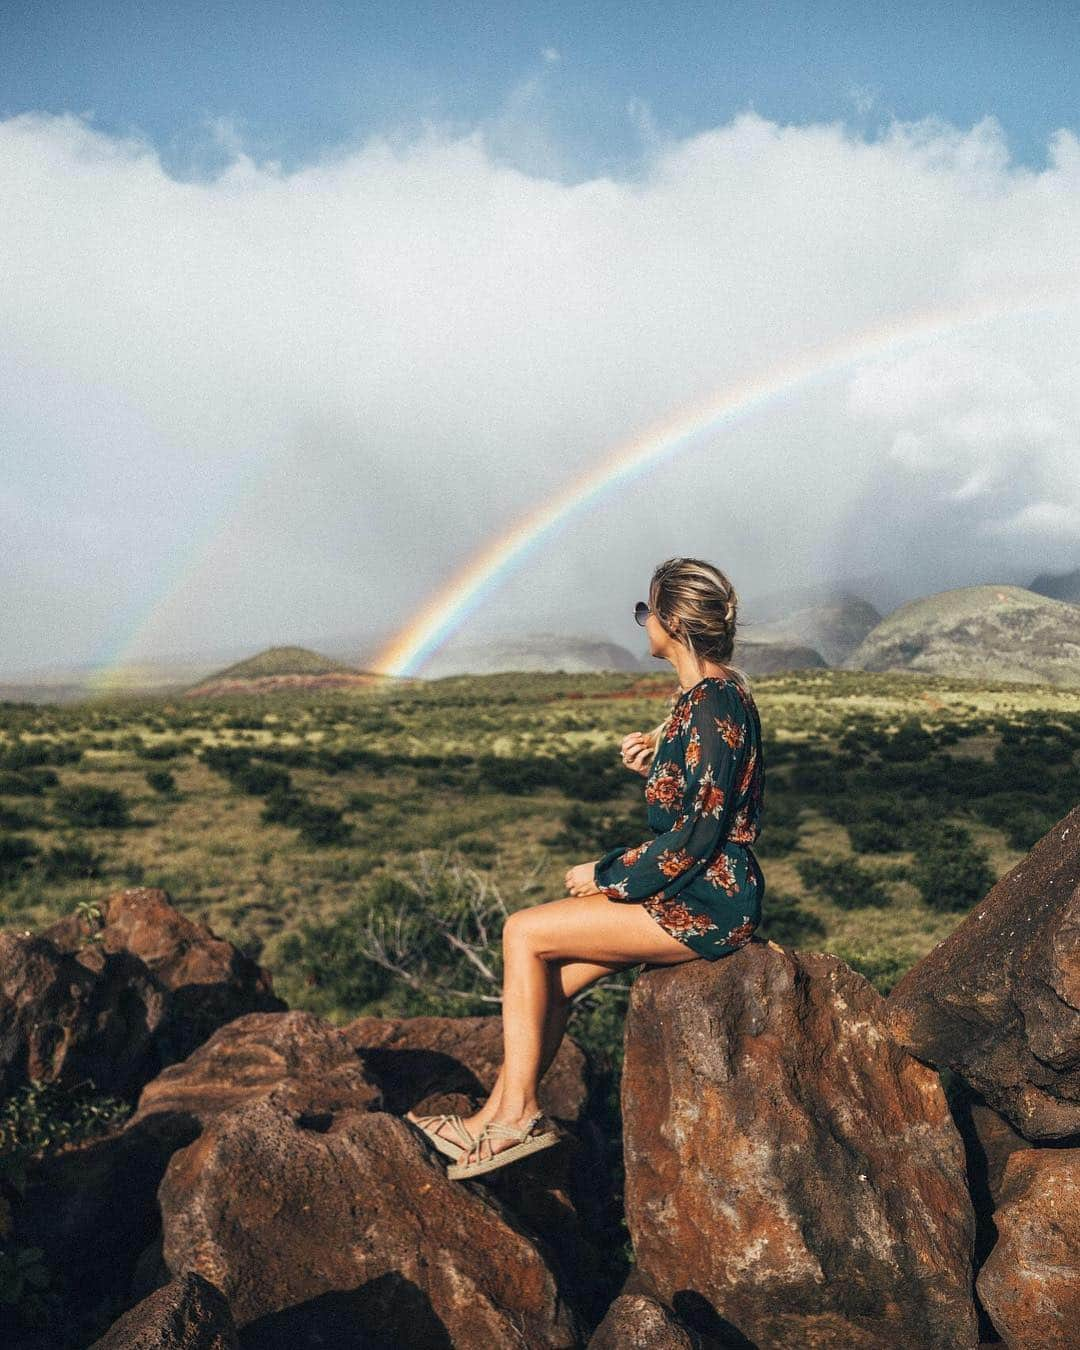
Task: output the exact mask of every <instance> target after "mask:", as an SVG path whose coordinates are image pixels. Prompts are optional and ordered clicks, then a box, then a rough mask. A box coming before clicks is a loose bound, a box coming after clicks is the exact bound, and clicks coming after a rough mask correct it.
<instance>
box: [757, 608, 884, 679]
mask: <svg viewBox="0 0 1080 1350" xmlns="http://www.w3.org/2000/svg"><path fill="white" fill-rule="evenodd" d="M881 618H882V615H881V613H880V611H879V610H877V609H875V608H874V606H873V605H872V604H870V602H869V601H868V600H863V599H862V598H861V597H860V596H858V595H853V594H851V593H850V592H849V591H841V592H840V593H839V594H837V595H835V596H833V597H832V598H830V599H828V600H824V601H820V602H818V603H816V604H813V605H808V606H806V607H804V608H801V609H795V610H792V611H790V612H787V613H784V614H781V615H778V616H777V617H775V618H772V619H768V620H764V621H755V620H754V619H752V618H751V619H748V620H746V621H745V623H744V624H743V625H742V628H743V631H744V632H745V633H746V634H747V637H748V639H749V641H751V642H755V643H784V644H786V645H788V646H791V645H795V646H797V647H800V648H802V649H805V648H812V649H813V650H814V651H815V653H820V656H821V657H822V658H824V660H823V661H822V664H828V665H832V666H838V665H839V664H840V663H841V661H843V659H844V658H845V657H846V656H847V655H848V654H849V653H850V652H853V651H854V650H855V648H856V647H857V646H858V645H859V643H860V642H862V640H863V638H865V637H866V635H867V633H869V632H870V630H871V629H872V628H873V627H874V626H875V625H876V624H879V623H880V622H881Z"/></svg>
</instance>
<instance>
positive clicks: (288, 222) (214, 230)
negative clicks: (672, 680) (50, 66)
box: [0, 98, 1080, 673]
mask: <svg viewBox="0 0 1080 1350" xmlns="http://www.w3.org/2000/svg"><path fill="white" fill-rule="evenodd" d="M527 111H528V101H527V99H525V98H523V100H519V101H518V104H517V105H516V106H515V108H514V109H513V110H512V112H513V116H512V117H511V118H510V120H509V121H508V120H506V119H503V120H502V121H501V122H500V123H499V124H498V125H494V126H489V127H477V128H474V129H472V130H470V131H468V132H467V133H464V134H463V133H460V132H457V131H451V130H449V129H446V128H440V127H438V126H429V127H428V128H427V129H426V130H425V131H424V132H423V133H422V134H419V135H413V136H410V137H398V138H395V137H389V136H387V137H379V138H373V139H371V140H369V141H367V142H365V143H364V144H363V145H360V146H357V147H353V148H350V149H348V150H342V151H339V152H336V153H327V154H326V155H325V157H324V158H323V159H322V160H321V161H320V162H319V163H316V164H311V165H309V166H307V167H305V168H304V169H302V170H299V171H297V172H293V173H291V174H283V173H282V172H281V170H280V168H279V167H278V166H277V165H275V164H274V163H273V162H266V163H256V162H255V161H254V160H253V159H252V158H251V157H249V156H248V155H247V154H246V153H245V152H244V150H243V148H242V143H241V141H240V140H239V139H237V138H235V137H230V136H229V135H225V134H223V136H222V144H223V145H224V146H226V147H227V151H228V153H229V154H230V156H231V158H230V162H229V163H228V165H227V167H226V168H225V169H224V170H223V171H222V172H221V173H220V174H219V175H217V176H216V177H214V178H213V179H210V180H206V181H189V182H179V181H176V180H174V179H172V178H170V177H169V176H168V175H167V174H166V173H165V172H164V170H163V169H162V167H161V164H160V161H159V159H158V156H157V154H156V152H155V150H154V149H153V147H152V146H150V145H149V144H147V143H146V142H144V141H142V140H140V139H138V138H127V139H124V138H116V137H111V136H108V135H105V134H103V133H101V132H100V131H98V130H97V129H95V128H94V127H93V126H92V124H91V123H90V122H89V121H87V120H86V119H84V118H80V117H76V116H73V115H67V116H61V117H53V116H44V115H27V114H24V115H20V116H16V117H13V118H10V119H8V120H7V121H4V122H0V200H3V201H4V203H5V209H4V211H3V212H2V213H0V251H2V253H3V256H4V259H5V264H6V265H5V268H4V273H5V285H4V286H3V287H2V288H0V328H2V334H3V340H2V344H0V444H2V445H3V455H4V473H3V477H2V481H0V532H2V535H3V538H4V546H3V550H2V554H0V557H2V564H0V565H2V568H3V584H4V589H5V594H6V595H7V596H8V597H9V603H8V604H7V605H6V606H5V610H6V613H5V622H4V628H3V640H2V642H0V669H2V670H4V671H6V672H8V673H14V672H18V671H21V670H23V669H25V668H28V667H32V666H34V665H37V664H42V663H44V662H47V661H51V660H60V659H65V658H68V659H107V658H109V657H111V656H113V655H115V654H117V653H120V652H130V654H132V655H140V654H145V655H152V654H155V653H169V652H182V651H185V650H193V651H204V650H211V649H216V648H221V647H223V646H229V645H232V646H237V645H239V646H244V645H248V646H250V647H251V648H252V649H254V648H255V647H257V646H259V645H263V644H265V643H267V642H271V641H281V642H287V641H293V640H301V639H308V638H312V637H314V636H315V635H317V634H319V633H324V632H325V633H327V634H338V633H341V634H353V633H355V634H357V635H361V634H363V633H372V632H378V633H390V632H392V631H394V630H395V629H396V628H398V627H399V626H401V625H403V624H404V623H406V622H408V621H409V619H410V618H411V617H412V615H413V613H414V612H415V610H416V609H417V607H418V606H420V605H421V604H422V602H423V601H424V599H425V598H426V597H427V596H428V595H429V594H430V593H431V592H432V591H433V590H434V589H436V588H437V587H438V586H440V585H441V584H442V582H443V581H444V580H445V579H446V578H447V577H448V575H450V574H451V573H452V572H453V571H455V570H456V569H458V568H459V567H461V566H463V565H464V564H465V563H467V561H468V560H469V558H470V557H471V556H472V555H473V554H474V553H475V552H477V551H478V550H479V549H480V548H481V546H482V545H483V544H485V543H486V542H487V541H489V540H490V539H492V538H493V537H495V536H497V535H500V534H502V533H504V532H506V531H507V530H509V529H510V528H511V527H512V526H513V524H514V522H515V521H516V520H517V519H518V518H519V517H520V516H521V515H523V514H526V513H528V512H529V511H530V510H532V509H533V508H534V507H535V506H536V504H537V503H539V502H541V501H542V500H544V499H545V497H547V496H548V495H551V494H553V493H555V492H557V491H558V490H559V489H560V488H562V487H563V485H564V484H565V483H566V482H567V481H569V480H570V479H571V478H572V477H573V476H575V475H576V474H577V473H579V472H580V471H582V470H583V469H584V468H585V467H587V466H588V465H589V464H592V463H596V462H600V461H602V460H603V459H604V458H605V457H606V456H607V455H608V454H609V453H610V452H611V450H612V449H613V448H614V447H616V446H617V445H619V444H620V442H623V441H626V440H628V439H631V438H633V437H634V436H635V435H637V434H638V433H639V432H640V431H641V430H642V429H643V428H644V427H646V426H648V425H650V424H651V423H653V422H656V421H657V420H659V419H662V418H664V417H665V416H666V415H668V414H669V413H671V412H672V411H674V410H677V409H679V408H681V407H684V406H685V405H687V404H690V403H693V402H696V401H698V400H700V399H702V398H704V397H706V396H708V395H710V394H713V393H716V392H718V391H721V390H723V389H724V388H726V387H728V386H729V385H734V384H737V383H739V382H740V381H742V380H744V379H747V378H750V377H752V376H754V375H756V374H758V373H759V372H762V371H767V370H769V369H772V368H774V367H775V368H780V367H781V366H782V365H783V363H784V361H785V360H786V359H788V358H791V357H793V356H795V355H797V354H799V353H801V352H803V351H805V350H808V349H811V348H815V347H817V346H827V345H828V344H829V343H832V342H836V341H840V340H842V339H843V338H844V337H845V335H849V334H850V333H852V332H853V331H859V330H862V329H869V328H872V327H874V326H882V325H896V326H897V327H898V328H900V327H902V322H903V316H904V315H905V314H908V313H912V312H918V311H924V310H926V309H928V308H931V307H934V308H940V309H949V308H950V307H951V306H960V305H963V304H964V303H965V302H968V301H970V300H972V299H974V298H976V297H979V296H982V295H993V294H995V293H997V292H998V291H1008V292H1010V293H1013V292H1017V291H1022V290H1023V289H1024V288H1025V287H1026V286H1031V287H1032V288H1036V287H1039V288H1045V287H1047V286H1048V285H1049V286H1054V285H1057V284H1058V283H1059V282H1060V284H1061V285H1062V286H1064V285H1066V284H1075V282H1076V281H1077V279H1078V278H1080V142H1078V140H1077V138H1076V136H1074V135H1073V134H1072V133H1071V132H1070V131H1067V130H1061V131H1059V132H1057V133H1056V134H1055V135H1054V137H1053V138H1052V139H1051V141H1050V144H1049V155H1048V162H1047V167H1046V168H1045V169H1044V170H1040V171H1035V170H1032V169H1029V168H1024V167H1018V166H1016V165H1014V164H1012V163H1011V162H1010V158H1009V154H1008V148H1007V145H1006V143H1005V139H1004V136H1003V133H1002V130H1001V128H1000V126H999V125H998V123H997V122H996V121H995V120H994V119H993V118H986V119H984V120H983V121H982V122H980V123H978V124H976V125H975V126H973V127H972V128H970V129H969V130H966V131H965V130H961V129H958V128H956V127H953V126H951V125H949V124H946V123H941V122H937V121H933V120H930V121H922V122H918V123H907V124H905V123H896V122H894V123H893V124H892V125H891V126H890V127H889V129H888V130H887V132H886V133H885V134H883V135H882V136H880V138H879V139H877V140H876V141H874V142H872V143H867V142H865V141H862V140H860V139H858V138H857V137H853V136H852V135H850V134H849V133H848V132H847V131H846V130H845V128H844V127H843V126H842V125H841V124H839V123H837V124H827V125H825V124H822V125H810V126H780V125H777V124H775V123H773V122H770V121H768V120H765V119H763V118H761V117H758V116H757V115H755V114H752V113H747V114H744V115H741V116H739V117H737V118H735V119H734V120H733V121H732V122H731V123H729V124H727V125H724V126H720V127H717V128H715V129H714V130H712V131H709V132H707V133H703V134H700V135H695V136H693V137H691V138H689V139H685V140H672V139H670V138H665V137H663V136H661V135H659V134H658V133H657V132H656V129H655V127H653V126H652V125H651V123H649V126H648V131H649V138H648V152H647V155H646V158H645V161H644V163H643V166H642V168H641V170H640V171H639V172H637V173H635V174H634V175H633V177H632V178H628V179H626V180H625V181H620V180H616V179H611V178H594V179H588V180H585V181H580V182H576V183H568V182H564V181H560V180H559V179H558V178H555V177H551V176H544V174H543V173H542V172H541V171H540V170H539V169H537V168H534V169H533V170H532V171H531V172H526V171H524V170H523V169H522V168H520V167H514V166H513V164H512V163H510V162H508V157H507V154H506V153H505V146H506V138H507V137H508V136H517V135H519V134H520V133H521V128H522V127H523V126H526V124H527V123H528V116H527ZM647 111H648V110H647V109H638V110H637V115H638V116H639V117H640V118H643V119H644V120H645V122H648V116H647ZM542 133H543V127H542V126H540V127H539V128H538V130H537V136H538V137H540V139H541V140H542ZM538 144H539V143H538ZM533 148H534V147H531V146H530V145H529V144H528V143H526V144H525V147H524V155H523V158H522V159H521V160H520V161H519V162H524V163H538V162H539V160H540V159H541V158H542V155H541V149H536V154H535V155H533V153H532V150H533ZM541 148H542V147H541ZM1078 337H1080V309H1078V307H1077V305H1076V303H1075V302H1074V303H1073V304H1072V305H1062V306H1058V307H1057V308H1054V309H1049V310H1045V311H1043V312H1037V313H1026V314H1025V313H1019V314H1016V315H1014V316H1011V317H1006V318H1002V319H997V320H995V321H994V322H991V323H987V324H985V325H982V326H974V327H973V326H968V327H965V328H959V329H957V330H956V331H955V332H952V333H949V334H947V335H946V336H944V337H942V338H939V339H936V340H935V341H934V342H933V343H929V344H924V345H922V346H918V345H916V346H915V347H913V348H910V349H904V350H903V351H897V352H895V353H893V354H891V355H886V356H879V357H877V358H875V359H873V360H871V361H868V362H867V363H865V364H864V365H862V366H859V367H855V368H853V369H850V370H847V371H844V372H842V373H840V374H838V375H836V376H835V378H830V379H826V380H822V381H819V382H813V383H812V384H811V385H810V386H807V387H802V388H799V389H796V390H792V391H791V392H790V393H789V395H788V396H786V397H784V398H781V399H778V400H776V401H774V402H773V403H771V404H770V405H769V406H768V407H765V408H762V409H759V410H758V411H756V412H754V413H752V414H750V415H747V416H746V417H743V418H741V419H740V420H738V421H734V422H731V423H728V424H724V425H721V426H718V427H717V428H716V429H715V430H714V431H713V432H712V433H710V434H709V435H707V436H704V437H702V438H700V439H699V440H697V441H695V442H694V443H693V444H692V445H690V446H689V447H688V448H687V449H686V450H685V451H684V452H683V453H681V454H680V455H679V456H678V457H676V458H674V459H670V460H665V461H664V462H663V463H661V464H657V465H656V466H655V468H654V469H653V470H652V471H651V472H650V473H647V474H643V475H642V476H641V477H639V478H638V479H637V480H636V481H635V482H634V483H632V484H630V485H629V486H626V485H624V486H623V487H621V488H620V489H619V490H618V491H613V492H611V493H609V494H607V495H606V496H605V497H604V498H603V499H601V500H599V501H594V502H592V503H590V504H589V505H588V506H587V508H586V509H584V510H582V511H580V512H578V513H576V514H574V515H571V516H569V517H567V519H566V520H565V521H564V523H563V525H562V526H561V528H560V529H559V531H558V533H557V534H556V535H554V536H552V537H551V538H550V539H549V540H548V541H547V542H546V544H545V546H544V547H542V548H539V549H537V550H536V551H534V552H533V553H531V554H530V556H529V557H528V559H527V560H524V561H523V563H522V565H521V566H519V567H518V568H516V569H514V570H513V571H511V572H509V573H508V574H507V575H506V577H505V578H504V580H503V581H502V584H501V585H500V587H499V588H498V589H497V590H496V591H495V592H494V593H493V594H492V595H491V597H490V599H489V600H488V601H487V603H486V604H485V605H484V606H483V607H482V608H481V609H480V610H478V611H476V612H475V613H474V614H473V615H471V616H470V617H469V619H468V621H467V624H466V627H465V630H463V631H462V633H461V638H462V640H464V641H473V642H474V641H476V640H478V639H481V640H482V638H483V636H484V635H485V634H496V633H500V634H508V635H514V634H520V633H523V632H528V631H530V630H533V629H543V630H549V631H550V630H552V629H556V630H557V629H558V628H560V627H567V628H569V629H571V630H572V631H573V632H575V634H588V633H589V632H594V633H596V634H597V635H598V636H603V637H607V638H612V639H614V640H616V641H623V642H625V643H626V644H627V645H630V646H632V647H640V633H638V632H637V631H636V630H635V629H634V628H633V626H632V619H631V618H630V616H629V606H630V604H631V603H632V602H633V600H635V599H637V598H639V595H640V594H641V593H643V592H644V589H645V585H646V583H647V579H648V575H649V573H650V571H651V569H652V567H653V566H654V565H655V563H656V562H657V561H659V560H660V559H661V558H664V557H667V556H670V555H671V554H673V553H686V554H692V555H698V556H704V557H707V558H710V559H712V560H714V561H716V562H717V563H719V565H720V566H722V567H724V568H725V569H726V570H727V571H728V572H729V574H730V575H731V576H732V578H733V579H734V580H735V582H736V585H737V586H738V588H739V590H740V592H741V593H742V594H743V596H744V597H752V596H753V595H754V594H759V593H760V594H764V593H766V592H769V591H773V590H776V589H778V588H781V587H784V586H787V585H799V586H805V585H812V584H819V583H829V582H831V583H836V584H846V583H847V582H848V581H849V580H850V579H856V581H857V582H858V584H859V585H861V587H862V589H863V591H864V593H866V594H867V595H868V598H870V599H872V600H874V601H875V603H878V604H879V605H883V606H884V607H888V606H889V605H891V604H896V603H900V602H901V601H902V600H903V599H906V598H909V597H910V596H911V595H914V594H918V593H921V592H922V591H925V590H927V589H939V588H942V587H945V586H953V585H966V584H969V583H974V582H979V581H988V580H1015V581H1020V582H1023V581H1025V580H1028V579H1030V578H1031V577H1032V576H1034V574H1035V573H1036V572H1038V571H1041V570H1054V569H1057V568H1062V569H1063V568H1066V567H1072V566H1075V565H1077V563H1078V561H1080V558H1078V556H1077V553H1078V550H1077V542H1078V540H1077V536H1078V527H1080V455H1078V446H1077V441H1078V435H1077V433H1078V428H1080V396H1078V393H1077V390H1078V389H1080V384H1078V381H1077V372H1078V368H1080V357H1078V356H1077V355H1076V353H1077V348H1078V342H1077V339H1078ZM136 639H137V641H135V640H136ZM133 642H134V645H132V644H133Z"/></svg>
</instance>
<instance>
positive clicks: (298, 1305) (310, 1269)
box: [158, 1093, 581, 1350]
mask: <svg viewBox="0 0 1080 1350" xmlns="http://www.w3.org/2000/svg"><path fill="white" fill-rule="evenodd" d="M433 1153H434V1150H432V1149H431V1148H430V1147H428V1146H427V1145H426V1144H425V1143H424V1142H422V1141H421V1140H420V1139H419V1138H418V1136H417V1133H416V1132H415V1131H414V1130H413V1129H412V1128H411V1127H410V1126H409V1125H407V1124H406V1123H405V1122H404V1121H402V1120H400V1119H398V1118H396V1117H394V1116H391V1115H388V1114H387V1113H386V1112H384V1111H357V1110H350V1109H347V1110H344V1111H340V1112H337V1113H335V1114H333V1115H332V1116H330V1115H327V1116H322V1117H319V1116H312V1115H301V1116H297V1114H296V1113H295V1111H294V1110H290V1109H289V1108H288V1107H287V1106H285V1105H284V1104H283V1103H282V1102H281V1101H279V1100H277V1098H276V1096H275V1094H273V1093H272V1094H271V1095H270V1096H269V1097H264V1098H262V1099H259V1100H256V1101H253V1102H249V1103H246V1104H243V1105H240V1106H237V1107H234V1108H232V1109H230V1110H228V1111H225V1112H222V1113H221V1114H220V1115H218V1116H217V1117H216V1118H215V1119H214V1120H213V1121H212V1122H211V1123H210V1124H209V1125H208V1126H207V1127H206V1128H205V1130H204V1131H203V1133H202V1134H201V1135H200V1137H199V1138H198V1139H197V1140H196V1141H195V1142H194V1143H192V1144H190V1145H188V1147H187V1148H184V1149H181V1150H180V1151H179V1152H177V1153H175V1154H174V1155H173V1158H172V1160H171V1161H170V1163H169V1167H168V1169H167V1171H166V1173H165V1177H164V1179H163V1180H162V1183H161V1186H160V1188H159V1192H158V1196H159V1200H160V1204H161V1211H162V1222H163V1233H164V1240H163V1253H164V1258H165V1261H166V1264H167V1265H168V1268H169V1270H170V1271H172V1272H173V1273H174V1274H176V1275H179V1274H181V1273H186V1272H187V1271H191V1270H197V1271H198V1272H199V1273H200V1274H202V1275H204V1276H205V1277H206V1278H207V1279H209V1280H211V1281H212V1282H213V1283H214V1284H216V1285H217V1286H218V1287H219V1288H220V1289H222V1291H223V1292H224V1293H225V1295H226V1297H227V1298H228V1300H229V1305H230V1307H231V1309H232V1314H233V1317H234V1319H235V1320H236V1323H237V1326H238V1327H240V1328H241V1330H242V1331H244V1329H245V1328H246V1332H245V1334H244V1342H245V1343H246V1344H252V1345H257V1346H259V1347H260V1348H261V1350H277V1347H280V1350H291V1347H294V1346H297V1345H305V1344H314V1343H318V1344H323V1345H338V1344H350V1343H356V1338H357V1337H361V1338H363V1339H362V1342H361V1343H363V1341H367V1340H370V1342H371V1343H372V1344H376V1345H390V1344H400V1345H403V1346H406V1345H417V1346H420V1345H429V1344H431V1345H433V1344H448V1345H460V1346H477V1347H480V1346H497V1345H507V1346H509V1345H526V1346H535V1347H552V1350H555V1347H566V1348H567V1350H569V1347H572V1346H575V1345H577V1344H579V1343H580V1340H581V1330H580V1328H579V1327H578V1325H577V1323H576V1320H575V1318H574V1315H573V1313H572V1311H571V1310H570V1309H569V1308H568V1307H567V1305H566V1304H565V1303H564V1301H563V1299H562V1297H561V1295H560V1291H559V1288H558V1284H557V1281H556V1278H555V1275H554V1273H553V1269H552V1265H551V1263H550V1260H549V1257H548V1254H547V1253H546V1252H545V1251H544V1248H543V1244H542V1243H541V1242H540V1241H539V1240H537V1239H536V1238H535V1236H532V1235H529V1234H527V1233H526V1232H524V1231H523V1230H522V1229H521V1227H520V1226H519V1225H518V1224H517V1222H516V1221H515V1219H514V1217H513V1215H512V1214H511V1212H510V1211H509V1210H508V1209H506V1208H504V1207H503V1206H501V1205H499V1204H498V1203H497V1202H496V1201H495V1200H494V1198H493V1197H492V1196H491V1195H490V1194H489V1193H486V1192H485V1191H484V1190H483V1189H481V1190H480V1191H479V1192H477V1191H474V1189H473V1188H472V1187H471V1186H470V1185H461V1184H460V1183H458V1182H455V1181H450V1180H448V1179H447V1177H446V1171H445V1168H444V1167H443V1166H442V1165H441V1164H440V1163H439V1162H437V1161H435V1157H434V1156H433Z"/></svg>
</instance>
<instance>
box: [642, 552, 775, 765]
mask: <svg viewBox="0 0 1080 1350" xmlns="http://www.w3.org/2000/svg"><path fill="white" fill-rule="evenodd" d="M649 608H650V609H651V610H652V612H653V613H654V614H655V615H656V617H657V619H658V620H659V621H660V623H661V624H663V626H664V628H665V629H666V630H667V631H668V632H669V633H671V630H672V629H673V628H674V627H675V626H676V624H678V625H679V629H680V631H679V633H677V634H675V633H672V634H671V635H672V636H673V637H674V638H675V640H676V642H681V643H682V644H683V646H685V647H687V648H689V650H690V652H691V653H692V654H693V656H694V659H695V660H696V661H697V663H698V666H699V668H700V665H701V663H702V661H706V660H707V661H713V662H715V663H716V664H717V665H720V666H723V667H724V669H725V671H727V673H728V674H729V675H731V676H733V677H734V679H735V680H736V681H737V682H738V683H739V684H741V685H742V687H743V688H744V689H745V690H747V691H748V692H749V689H750V679H749V676H748V675H747V673H746V671H745V670H743V669H741V667H739V666H735V665H732V663H731V654H732V652H733V650H734V648H735V627H736V623H737V618H738V609H739V597H738V594H737V593H736V591H735V587H734V586H733V585H732V584H731V581H730V580H729V579H728V578H727V576H725V574H724V573H723V572H721V571H720V569H719V568H718V567H714V566H713V565H712V563H707V562H703V561H702V560H701V559H700V558H668V560H667V561H666V562H662V563H661V564H660V565H659V566H658V567H657V568H656V570H655V571H654V572H653V574H652V580H651V581H650V582H649ZM669 719H670V713H669V714H668V717H665V718H664V720H663V721H662V722H661V723H660V724H659V726H656V727H654V728H653V729H652V731H650V732H649V733H648V735H649V738H650V739H651V741H652V743H653V760H654V761H655V759H656V755H657V752H658V751H659V749H660V742H661V740H662V738H663V734H664V728H665V727H666V726H667V724H668V721H669Z"/></svg>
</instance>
